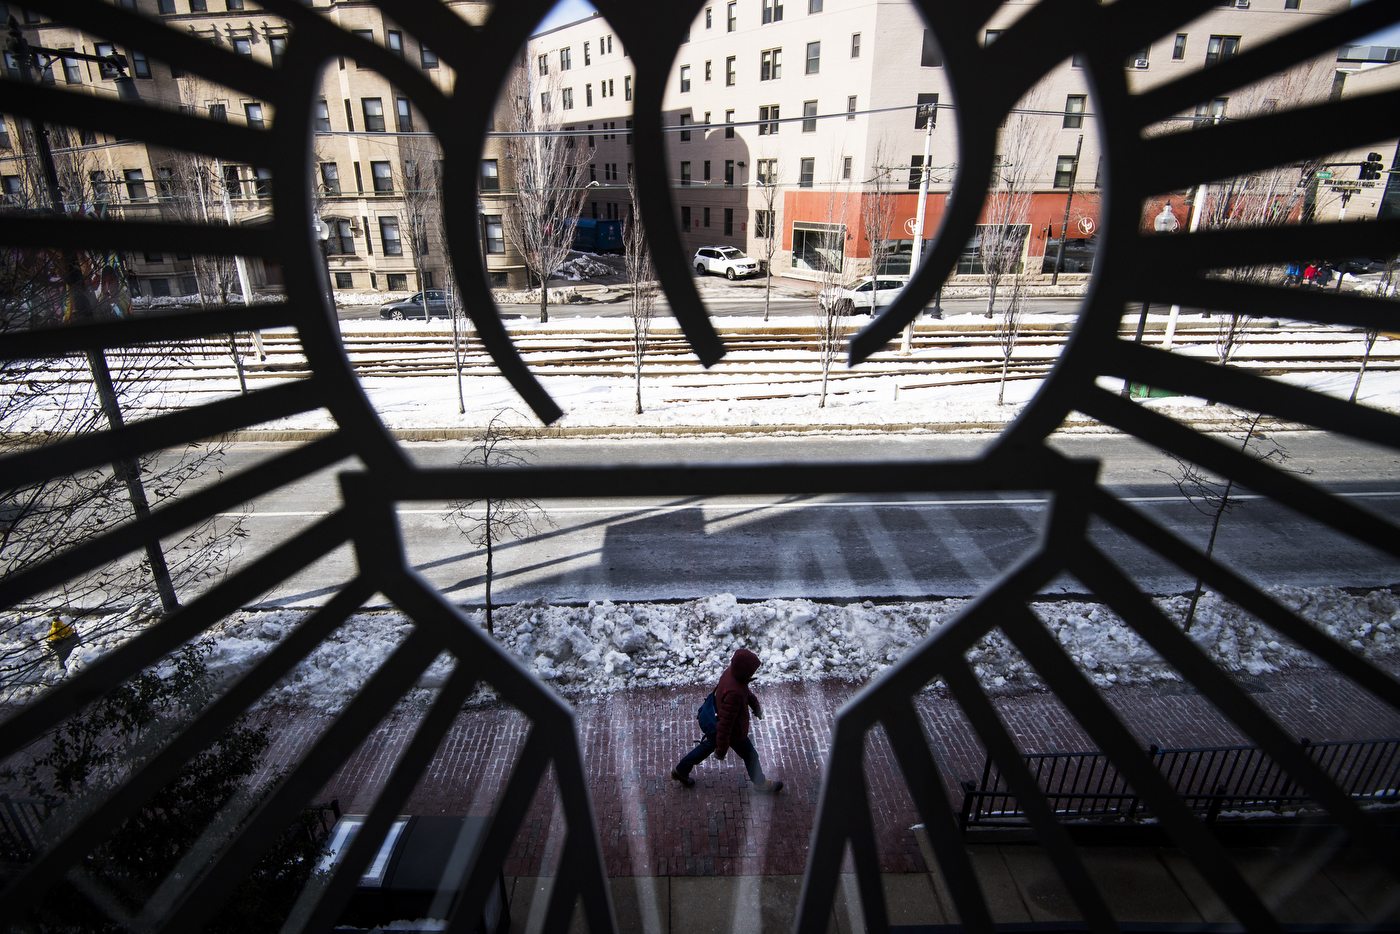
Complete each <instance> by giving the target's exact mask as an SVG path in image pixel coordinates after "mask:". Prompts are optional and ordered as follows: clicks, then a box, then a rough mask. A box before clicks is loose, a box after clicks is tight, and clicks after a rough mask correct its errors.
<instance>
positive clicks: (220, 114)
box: [209, 103, 228, 123]
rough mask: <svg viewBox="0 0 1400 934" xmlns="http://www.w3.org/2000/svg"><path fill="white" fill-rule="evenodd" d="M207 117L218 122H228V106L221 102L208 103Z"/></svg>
mask: <svg viewBox="0 0 1400 934" xmlns="http://www.w3.org/2000/svg"><path fill="white" fill-rule="evenodd" d="M209 119H210V120H217V121H218V122H220V123H227V122H228V108H227V107H225V106H224V104H223V103H217V104H210V105H209Z"/></svg>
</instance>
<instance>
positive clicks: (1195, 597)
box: [1185, 415, 1263, 632]
mask: <svg viewBox="0 0 1400 934" xmlns="http://www.w3.org/2000/svg"><path fill="white" fill-rule="evenodd" d="M1262 417H1263V416H1262V415H1256V416H1254V421H1252V422H1250V423H1249V430H1248V431H1246V432H1245V433H1244V443H1243V444H1241V445H1240V451H1241V452H1242V453H1243V452H1244V451H1247V450H1249V439H1250V438H1252V437H1254V429H1255V428H1256V427H1257V426H1258V425H1259V419H1260V418H1262ZM1234 487H1235V481H1234V480H1233V479H1232V480H1230V482H1228V483H1226V484H1225V495H1224V496H1221V497H1220V508H1219V509H1217V510H1215V521H1213V522H1212V523H1211V526H1210V541H1209V542H1207V543H1206V557H1207V558H1209V557H1210V556H1211V555H1212V554H1213V553H1214V552H1215V536H1216V533H1217V532H1219V531H1220V519H1221V517H1222V516H1224V515H1225V510H1226V509H1227V508H1229V505H1230V491H1231V490H1233V489H1234ZM1201 583H1202V581H1201V579H1200V578H1199V577H1198V578H1196V589H1195V590H1194V591H1192V593H1191V607H1190V608H1189V609H1188V610H1187V611H1186V626H1185V629H1186V631H1187V632H1190V631H1191V624H1192V623H1193V622H1195V620H1196V604H1197V603H1199V602H1200V599H1201Z"/></svg>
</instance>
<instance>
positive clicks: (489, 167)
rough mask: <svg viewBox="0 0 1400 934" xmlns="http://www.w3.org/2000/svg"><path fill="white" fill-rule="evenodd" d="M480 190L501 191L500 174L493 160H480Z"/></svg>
mask: <svg viewBox="0 0 1400 934" xmlns="http://www.w3.org/2000/svg"><path fill="white" fill-rule="evenodd" d="M481 190H482V191H500V190H501V173H500V169H499V167H498V165H497V162H496V160H495V159H482V160H481Z"/></svg>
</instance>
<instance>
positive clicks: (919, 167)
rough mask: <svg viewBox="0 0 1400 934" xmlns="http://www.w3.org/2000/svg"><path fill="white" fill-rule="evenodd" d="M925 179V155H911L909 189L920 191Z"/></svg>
mask: <svg viewBox="0 0 1400 934" xmlns="http://www.w3.org/2000/svg"><path fill="white" fill-rule="evenodd" d="M997 161H998V162H1000V161H1001V160H1000V159H998V160H997ZM923 179H924V157H923V156H910V157H909V190H910V191H918V190H919V187H920V186H921V185H922V184H923Z"/></svg>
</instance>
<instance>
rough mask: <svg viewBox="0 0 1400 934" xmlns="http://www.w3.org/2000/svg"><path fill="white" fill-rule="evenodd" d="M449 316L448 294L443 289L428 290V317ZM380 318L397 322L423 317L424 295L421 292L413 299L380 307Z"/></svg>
mask: <svg viewBox="0 0 1400 934" xmlns="http://www.w3.org/2000/svg"><path fill="white" fill-rule="evenodd" d="M447 316H448V315H447V293H446V292H444V291H442V290H441V289H429V290H428V317H429V318H446V317H447ZM379 317H381V318H392V319H394V320H395V321H402V320H403V319H405V318H421V317H423V293H422V292H419V293H418V294H417V295H415V296H413V297H412V298H406V299H404V300H403V301H401V302H389V303H388V304H385V305H380V306H379Z"/></svg>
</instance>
